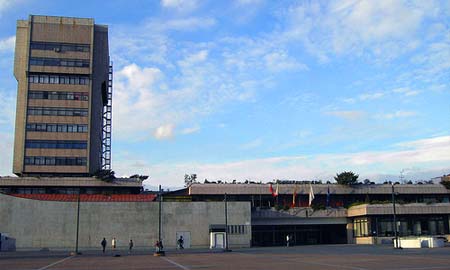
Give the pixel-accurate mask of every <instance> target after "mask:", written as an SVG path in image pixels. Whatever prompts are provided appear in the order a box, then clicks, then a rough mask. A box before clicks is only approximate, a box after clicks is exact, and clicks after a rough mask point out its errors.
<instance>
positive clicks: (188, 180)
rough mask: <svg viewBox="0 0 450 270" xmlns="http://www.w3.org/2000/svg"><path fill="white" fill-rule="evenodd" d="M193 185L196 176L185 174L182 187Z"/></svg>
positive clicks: (195, 181)
mask: <svg viewBox="0 0 450 270" xmlns="http://www.w3.org/2000/svg"><path fill="white" fill-rule="evenodd" d="M193 183H197V174H195V173H194V174H191V175H189V174H185V175H184V186H186V187H188V186H190V185H191V184H193Z"/></svg>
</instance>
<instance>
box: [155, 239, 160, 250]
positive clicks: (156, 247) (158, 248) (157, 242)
mask: <svg viewBox="0 0 450 270" xmlns="http://www.w3.org/2000/svg"><path fill="white" fill-rule="evenodd" d="M155 250H156V253H158V252H159V251H160V250H161V248H160V246H159V240H156V243H155Z"/></svg>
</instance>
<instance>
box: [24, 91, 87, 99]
mask: <svg viewBox="0 0 450 270" xmlns="http://www.w3.org/2000/svg"><path fill="white" fill-rule="evenodd" d="M28 98H30V99H51V100H83V101H87V100H89V95H88V93H86V92H49V91H30V92H28Z"/></svg>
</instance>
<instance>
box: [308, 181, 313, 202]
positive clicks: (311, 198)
mask: <svg viewBox="0 0 450 270" xmlns="http://www.w3.org/2000/svg"><path fill="white" fill-rule="evenodd" d="M313 200H314V190H313V187H312V185H311V184H309V204H308V206H309V207H311V203H312V201H313Z"/></svg>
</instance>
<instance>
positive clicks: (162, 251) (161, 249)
mask: <svg viewBox="0 0 450 270" xmlns="http://www.w3.org/2000/svg"><path fill="white" fill-rule="evenodd" d="M158 199H159V200H158V201H159V211H158V243H159V246H158V251H157V252H156V253H155V254H154V255H155V256H164V255H165V254H166V252H165V251H164V245H163V243H162V239H161V223H162V220H161V207H162V205H161V203H162V189H161V185H159V192H158Z"/></svg>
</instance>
